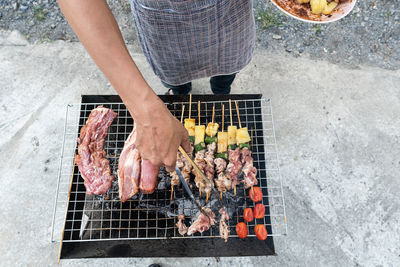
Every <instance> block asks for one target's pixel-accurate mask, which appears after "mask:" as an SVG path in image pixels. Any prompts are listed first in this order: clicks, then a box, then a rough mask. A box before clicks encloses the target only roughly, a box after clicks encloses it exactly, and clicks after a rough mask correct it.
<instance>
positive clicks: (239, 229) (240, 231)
mask: <svg viewBox="0 0 400 267" xmlns="http://www.w3.org/2000/svg"><path fill="white" fill-rule="evenodd" d="M236 233H237V235H238V236H239V237H240V238H241V239H245V238H246V236H247V234H248V231H247V225H246V224H245V223H244V222H240V223H238V224H236Z"/></svg>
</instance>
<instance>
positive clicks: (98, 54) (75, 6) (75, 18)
mask: <svg viewBox="0 0 400 267" xmlns="http://www.w3.org/2000/svg"><path fill="white" fill-rule="evenodd" d="M58 2H59V5H60V8H61V10H62V12H63V14H64V16H65V17H66V18H67V20H68V22H69V24H70V25H71V27H72V29H73V30H74V31H75V33H76V34H77V36H78V38H79V40H80V41H81V42H82V44H83V45H84V46H85V48H86V50H87V51H88V52H89V54H90V56H91V57H92V58H93V60H94V61H95V62H96V64H97V65H98V66H99V68H100V69H101V70H102V71H103V73H104V74H105V75H106V77H107V78H108V79H109V81H110V82H111V84H112V85H113V86H114V88H115V89H116V90H117V92H118V94H119V95H120V96H121V98H122V100H123V101H124V103H125V104H126V105H127V106H128V109H129V110H130V111H131V113H133V114H132V116H134V115H135V114H134V113H135V110H136V111H137V109H136V108H133V107H134V106H141V103H143V101H146V100H148V99H153V98H154V96H155V94H154V92H153V91H152V90H151V88H150V87H149V86H148V84H147V83H146V81H145V80H144V78H143V76H142V75H141V73H140V71H139V69H138V68H137V66H136V65H135V63H134V61H133V60H132V58H131V56H130V54H129V52H128V50H127V48H126V45H125V43H124V40H123V38H122V35H121V32H120V30H119V28H118V25H117V22H116V21H115V19H114V16H113V15H112V13H111V11H110V9H109V6H108V4H107V2H106V1H105V0H59V1H58ZM137 112H139V111H137ZM134 117H135V116H134Z"/></svg>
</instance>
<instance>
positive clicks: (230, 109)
mask: <svg viewBox="0 0 400 267" xmlns="http://www.w3.org/2000/svg"><path fill="white" fill-rule="evenodd" d="M235 104H236V108H237V102H236V100H235ZM237 112H239V110H237ZM238 114H239V113H238ZM229 116H230V117H231V126H233V120H232V102H231V100H230V99H229ZM238 118H239V116H238ZM239 125H240V118H239ZM233 194H234V196H236V185H234V186H233Z"/></svg>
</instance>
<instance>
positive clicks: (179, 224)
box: [176, 214, 188, 235]
mask: <svg viewBox="0 0 400 267" xmlns="http://www.w3.org/2000/svg"><path fill="white" fill-rule="evenodd" d="M184 219H185V216H184V215H183V214H179V215H178V222H177V223H176V227H178V232H179V234H180V235H185V234H186V233H187V231H188V228H187V226H186V224H185V223H184V222H183V220H184Z"/></svg>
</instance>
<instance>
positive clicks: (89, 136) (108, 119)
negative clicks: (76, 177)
mask: <svg viewBox="0 0 400 267" xmlns="http://www.w3.org/2000/svg"><path fill="white" fill-rule="evenodd" d="M115 117H117V113H115V112H114V111H112V110H111V109H108V108H105V107H103V106H98V107H97V108H95V109H93V110H92V111H91V112H90V115H89V118H88V120H87V121H86V124H85V125H84V126H83V127H82V129H81V131H80V135H79V138H78V155H76V157H75V162H76V164H77V165H78V168H79V171H80V173H81V176H82V178H83V180H84V185H85V188H86V194H88V195H101V194H105V193H106V192H107V191H108V189H110V187H111V185H112V180H114V176H112V175H111V170H110V163H109V161H108V160H107V159H106V152H105V151H104V149H103V145H104V139H105V137H106V135H107V130H108V127H110V125H111V123H112V121H113V120H114V118H115Z"/></svg>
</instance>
